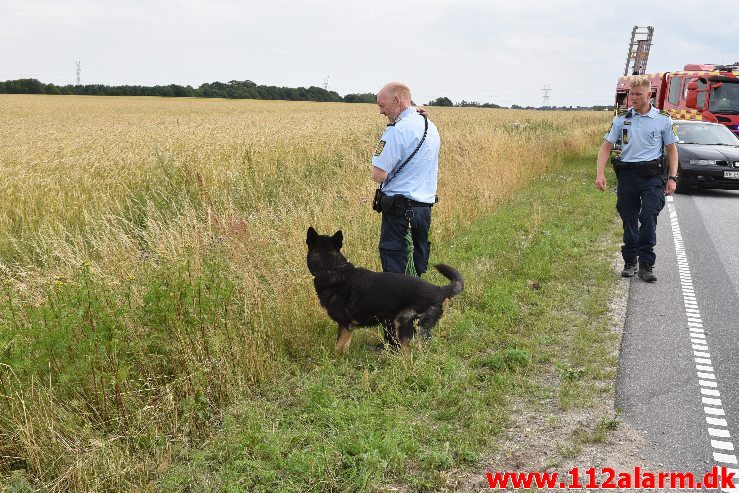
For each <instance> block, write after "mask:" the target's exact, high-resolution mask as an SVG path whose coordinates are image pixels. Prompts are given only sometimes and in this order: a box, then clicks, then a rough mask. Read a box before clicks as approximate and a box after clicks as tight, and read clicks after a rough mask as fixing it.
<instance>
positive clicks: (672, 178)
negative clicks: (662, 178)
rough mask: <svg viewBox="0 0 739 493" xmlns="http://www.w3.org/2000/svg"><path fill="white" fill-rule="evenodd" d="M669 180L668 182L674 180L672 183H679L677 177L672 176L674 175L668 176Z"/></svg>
mask: <svg viewBox="0 0 739 493" xmlns="http://www.w3.org/2000/svg"><path fill="white" fill-rule="evenodd" d="M667 179H668V180H672V181H674V182H675V183H677V176H672V175H670V176H668V177H667Z"/></svg>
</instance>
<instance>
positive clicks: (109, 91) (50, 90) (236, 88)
mask: <svg viewBox="0 0 739 493" xmlns="http://www.w3.org/2000/svg"><path fill="white" fill-rule="evenodd" d="M0 94H71V95H78V96H160V97H171V98H182V97H190V98H226V99H269V100H286V101H316V102H336V103H371V104H374V103H375V102H376V100H377V96H376V95H375V94H373V93H370V92H368V93H360V94H347V95H346V96H340V95H339V93H337V92H336V91H329V90H326V89H324V88H322V87H316V86H310V87H277V86H263V85H259V84H256V83H255V82H252V81H250V80H243V81H239V80H232V81H230V82H210V83H205V84H201V85H200V86H199V87H197V88H194V87H192V86H189V85H188V86H180V85H178V84H169V85H166V86H108V85H104V84H84V85H71V84H69V85H66V86H57V85H55V84H45V83H43V82H41V81H39V80H37V79H17V80H8V81H5V82H0ZM427 106H449V107H451V106H457V107H465V108H467V107H472V108H504V107H503V106H499V105H497V104H494V103H482V104H480V103H476V102H474V101H464V100H462V101H461V102H459V103H453V102H452V100H451V99H449V98H447V97H439V98H436V99H433V100H431V101H429V102H428V105H427ZM511 108H512V109H532V110H598V111H600V110H610V109H612V108H611V107H610V106H577V107H572V106H569V107H566V106H562V107H555V106H546V107H541V108H535V107H532V106H525V107H524V106H518V105H516V104H514V105H513V106H511Z"/></svg>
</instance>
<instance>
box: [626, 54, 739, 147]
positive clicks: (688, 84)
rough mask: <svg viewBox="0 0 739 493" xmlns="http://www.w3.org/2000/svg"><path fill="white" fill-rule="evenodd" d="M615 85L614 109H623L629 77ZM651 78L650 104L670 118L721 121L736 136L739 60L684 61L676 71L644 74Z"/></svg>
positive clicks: (738, 134)
mask: <svg viewBox="0 0 739 493" xmlns="http://www.w3.org/2000/svg"><path fill="white" fill-rule="evenodd" d="M632 77H635V76H626V77H621V78H619V80H618V84H617V85H616V106H615V109H616V111H617V112H618V111H619V110H623V109H626V107H627V104H628V99H627V97H628V93H629V89H630V87H629V79H631V78H632ZM644 77H647V78H649V80H650V81H651V82H652V104H653V105H654V106H655V107H656V108H658V109H660V110H666V111H667V112H668V113H670V116H672V118H673V119H674V120H705V121H709V122H716V123H722V124H724V125H726V126H727V127H729V129H730V130H731V131H732V132H734V133H735V134H736V135H737V136H739V62H737V63H736V64H734V65H709V64H704V65H686V66H685V68H684V69H683V70H680V71H677V72H664V73H657V74H644Z"/></svg>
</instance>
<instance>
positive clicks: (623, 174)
mask: <svg viewBox="0 0 739 493" xmlns="http://www.w3.org/2000/svg"><path fill="white" fill-rule="evenodd" d="M617 177H618V186H617V188H616V193H617V194H618V199H617V201H616V210H618V213H619V215H620V216H621V220H622V221H623V225H624V245H623V246H622V247H621V255H622V256H623V259H624V261H625V262H633V261H636V260H637V259H638V260H639V264H641V265H647V266H653V265H654V262H655V259H656V256H655V254H654V245H656V244H657V216H658V215H659V212H660V211H661V210H662V208H663V207H664V206H665V193H664V183H663V182H662V177H661V176H659V175H657V176H648V177H644V176H642V173H640V170H639V169H636V168H631V169H620V170H618V174H617Z"/></svg>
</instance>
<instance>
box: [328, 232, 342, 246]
mask: <svg viewBox="0 0 739 493" xmlns="http://www.w3.org/2000/svg"><path fill="white" fill-rule="evenodd" d="M331 243H333V244H334V246H335V247H336V249H337V250H341V245H342V244H343V243H344V234H343V233H342V232H341V230H338V231H337V232H336V233H334V235H333V236H332V237H331Z"/></svg>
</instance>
